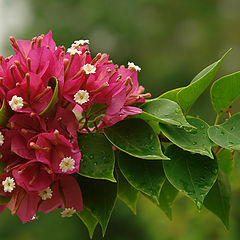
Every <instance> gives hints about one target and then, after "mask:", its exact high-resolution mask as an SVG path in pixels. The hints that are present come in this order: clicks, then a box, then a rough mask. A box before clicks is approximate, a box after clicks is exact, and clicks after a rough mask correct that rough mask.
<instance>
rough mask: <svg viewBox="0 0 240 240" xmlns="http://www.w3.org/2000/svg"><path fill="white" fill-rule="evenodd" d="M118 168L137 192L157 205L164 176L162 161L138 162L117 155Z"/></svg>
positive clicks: (124, 154) (128, 156)
mask: <svg viewBox="0 0 240 240" xmlns="http://www.w3.org/2000/svg"><path fill="white" fill-rule="evenodd" d="M119 167H120V170H121V172H122V174H123V175H124V177H125V178H126V179H127V181H128V182H129V183H130V184H131V185H132V186H133V187H134V188H136V189H137V190H139V191H141V192H143V193H145V194H147V195H148V196H150V197H151V198H152V199H154V200H155V202H157V203H158V197H159V193H160V189H161V186H162V184H163V182H164V179H165V175H164V172H163V167H162V161H149V160H140V159H138V158H135V157H133V156H130V155H128V154H126V153H123V152H120V153H119Z"/></svg>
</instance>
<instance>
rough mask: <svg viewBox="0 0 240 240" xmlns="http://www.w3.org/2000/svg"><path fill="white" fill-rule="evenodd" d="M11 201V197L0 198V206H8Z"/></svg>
mask: <svg viewBox="0 0 240 240" xmlns="http://www.w3.org/2000/svg"><path fill="white" fill-rule="evenodd" d="M10 200H11V197H4V196H0V205H3V204H6V203H8V202H9V201H10Z"/></svg>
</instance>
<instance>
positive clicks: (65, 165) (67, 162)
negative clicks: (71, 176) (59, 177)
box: [59, 157, 75, 172]
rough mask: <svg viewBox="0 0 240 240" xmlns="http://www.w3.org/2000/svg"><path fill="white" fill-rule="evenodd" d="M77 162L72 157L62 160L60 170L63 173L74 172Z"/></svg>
mask: <svg viewBox="0 0 240 240" xmlns="http://www.w3.org/2000/svg"><path fill="white" fill-rule="evenodd" d="M74 164H75V161H74V159H72V158H71V157H65V158H63V159H62V161H61V163H60V164H59V167H60V169H61V170H62V171H63V172H68V171H72V170H73V169H74V168H75V167H74Z"/></svg>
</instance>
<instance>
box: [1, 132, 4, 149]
mask: <svg viewBox="0 0 240 240" xmlns="http://www.w3.org/2000/svg"><path fill="white" fill-rule="evenodd" d="M3 144H4V136H3V134H2V133H1V132H0V146H2V145H3Z"/></svg>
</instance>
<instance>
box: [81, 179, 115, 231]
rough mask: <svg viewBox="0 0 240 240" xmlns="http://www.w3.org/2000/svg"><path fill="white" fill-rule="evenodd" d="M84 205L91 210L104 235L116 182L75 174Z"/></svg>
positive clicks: (112, 205)
mask: <svg viewBox="0 0 240 240" xmlns="http://www.w3.org/2000/svg"><path fill="white" fill-rule="evenodd" d="M77 180H78V183H79V185H80V188H81V191H82V196H83V202H84V205H85V207H86V208H87V209H88V210H90V211H91V213H92V214H93V215H94V217H96V219H97V220H98V222H99V223H100V225H101V227H102V232H103V236H104V235H105V232H106V229H107V225H108V222H109V220H110V217H111V214H112V211H113V208H114V206H115V202H116V198H117V184H116V183H113V182H110V181H106V180H95V179H92V178H86V177H82V176H80V175H78V176H77Z"/></svg>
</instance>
